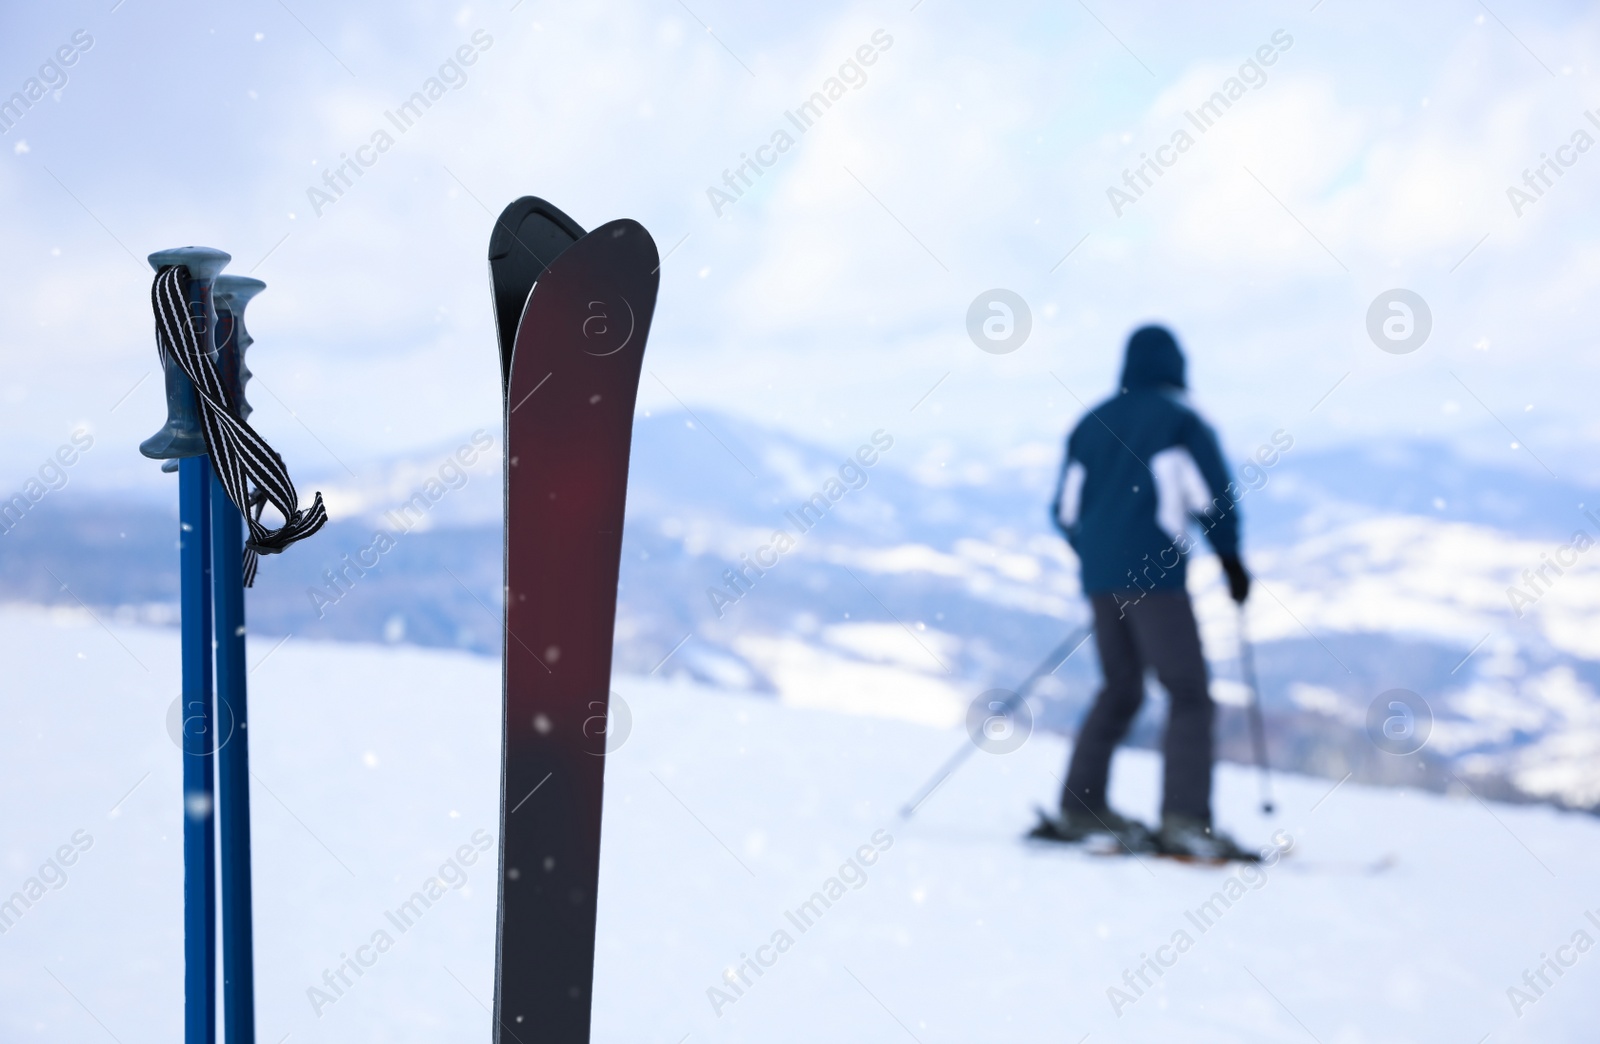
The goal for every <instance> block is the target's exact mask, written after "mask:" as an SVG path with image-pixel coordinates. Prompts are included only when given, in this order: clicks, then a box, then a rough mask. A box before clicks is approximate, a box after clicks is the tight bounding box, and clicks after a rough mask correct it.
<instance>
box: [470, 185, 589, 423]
mask: <svg viewBox="0 0 1600 1044" xmlns="http://www.w3.org/2000/svg"><path fill="white" fill-rule="evenodd" d="M582 238H583V226H582V225H580V224H578V223H577V222H576V221H574V220H572V219H571V218H570V217H568V216H567V215H566V214H565V213H563V212H562V211H561V209H560V208H559V207H557V206H555V205H554V204H552V203H548V202H546V201H544V200H542V199H540V198H539V197H538V196H523V197H522V198H521V199H519V200H517V201H516V202H514V203H512V204H511V205H509V206H507V207H506V209H504V210H502V211H501V212H500V218H499V220H497V221H496V222H495V223H494V231H493V232H492V233H490V235H489V290H490V293H491V294H492V297H493V304H494V324H495V334H496V336H498V337H499V339H500V390H501V393H502V394H505V393H508V392H509V389H510V386H511V353H512V349H513V348H514V347H515V345H516V340H517V324H518V323H519V322H521V320H522V310H523V309H524V308H525V307H527V304H528V295H529V294H531V293H533V286H534V284H535V283H537V282H538V281H539V276H541V275H543V274H544V270H545V269H546V268H548V267H550V262H552V261H554V260H555V259H556V258H558V257H560V256H561V254H562V253H564V252H565V251H566V249H567V247H569V246H571V245H572V244H574V243H576V242H577V241H578V240H580V239H582Z"/></svg>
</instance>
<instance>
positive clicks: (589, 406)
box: [495, 208, 660, 1044]
mask: <svg viewBox="0 0 1600 1044" xmlns="http://www.w3.org/2000/svg"><path fill="white" fill-rule="evenodd" d="M552 209H553V208H552ZM522 227H524V228H526V224H524V225H523V226H522ZM497 234H498V230H497ZM530 245H532V244H530ZM533 252H535V253H537V247H536V246H535V247H534V251H533ZM659 265H660V262H659V259H658V257H657V253H656V246H655V243H654V242H653V241H652V240H651V238H650V234H649V233H648V232H646V231H645V229H644V228H643V227H642V226H641V225H639V224H638V223H637V222H634V221H613V222H610V223H609V224H606V225H602V226H601V227H600V228H598V229H596V230H594V231H593V232H591V233H589V234H588V235H586V236H584V237H583V238H582V239H580V240H578V242H576V243H574V244H573V245H572V246H570V247H568V248H567V249H566V250H565V251H564V252H563V253H562V254H561V255H560V257H559V258H557V259H556V260H555V262H554V263H553V264H551V265H550V266H549V268H548V269H547V270H545V271H544V272H543V274H542V276H540V278H539V281H538V284H537V286H536V287H535V288H534V290H533V292H532V294H531V296H529V298H528V302H527V306H526V308H525V309H524V311H523V313H522V317H521V321H520V323H519V324H518V327H517V336H516V341H515V344H514V346H513V351H512V354H511V358H510V379H509V385H508V388H509V394H508V396H507V398H506V409H507V412H506V429H505V451H506V469H505V474H506V560H505V561H506V592H505V597H506V636H505V702H504V710H505V723H504V727H505V732H504V746H503V750H502V757H503V767H502V776H501V805H500V810H501V811H500V824H501V832H500V859H501V865H500V871H501V876H500V918H499V927H498V947H497V954H498V959H497V962H496V970H495V1021H496V1026H495V1039H496V1040H497V1041H502V1040H503V1041H504V1044H512V1042H513V1041H516V1040H521V1041H533V1040H538V1041H541V1042H548V1044H579V1042H587V1041H588V1039H589V1019H590V1000H591V995H592V987H593V977H594V949H595V941H594V930H595V908H596V896H595V888H596V884H597V880H598V876H599V865H600V807H601V792H602V784H603V780H604V768H605V760H604V755H605V745H606V736H605V728H604V723H605V714H606V709H607V705H608V702H609V699H608V697H609V695H610V679H611V645H612V631H613V628H614V626H615V622H616V606H617V575H618V567H619V564H620V556H621V551H622V518H623V505H624V498H625V494H626V491H627V481H628V450H629V445H630V441H631V437H632V430H633V407H634V398H635V396H636V394H637V392H638V385H639V373H640V369H641V367H642V365H643V362H644V346H645V337H646V335H647V334H648V333H649V329H650V319H651V316H652V314H653V312H654V309H655V299H656V289H657V284H658V282H659V279H658V276H657V274H656V272H657V269H658V268H659ZM496 293H497V299H498V294H499V291H498V289H497V291H496ZM497 303H498V300H497ZM501 329H502V331H503V330H504V329H505V327H504V325H502V327H501Z"/></svg>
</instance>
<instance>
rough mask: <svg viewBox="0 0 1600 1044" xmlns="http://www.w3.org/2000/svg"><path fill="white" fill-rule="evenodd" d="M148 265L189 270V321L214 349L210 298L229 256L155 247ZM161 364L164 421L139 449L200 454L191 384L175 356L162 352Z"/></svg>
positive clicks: (159, 455) (151, 453) (150, 453)
mask: <svg viewBox="0 0 1600 1044" xmlns="http://www.w3.org/2000/svg"><path fill="white" fill-rule="evenodd" d="M149 260H150V267H151V268H154V269H155V270H156V271H157V272H159V271H161V270H162V269H163V268H165V267H167V266H168V265H182V266H184V268H186V269H188V271H189V279H190V283H189V300H188V302H187V306H188V312H189V321H190V323H192V324H193V326H194V329H195V330H196V331H198V332H200V335H201V337H202V338H204V340H203V341H202V343H204V344H207V345H208V346H209V348H208V350H209V351H210V352H211V353H213V354H214V353H215V352H216V347H215V345H214V344H213V343H212V342H211V336H212V328H213V326H214V325H215V323H216V307H215V305H214V303H213V301H212V285H213V283H214V282H215V281H216V278H217V274H218V273H220V272H221V271H222V269H223V267H224V266H226V265H227V263H228V262H229V261H231V260H232V257H231V256H230V255H228V254H225V253H223V252H222V251H220V250H213V249H212V248H211V247H196V246H188V247H175V248H174V249H171V250H158V251H156V252H155V253H153V254H151V255H150V258H149ZM161 368H162V371H163V374H164V376H165V379H166V389H167V422H166V423H165V424H164V425H162V427H161V430H160V431H158V432H156V433H155V434H154V435H152V436H150V437H149V438H148V439H145V440H144V441H143V442H141V443H140V444H139V452H140V453H143V454H144V455H145V456H147V457H152V458H154V459H156V460H176V459H178V458H181V457H201V456H204V455H205V452H206V441H205V436H204V435H203V434H202V433H201V431H200V404H199V401H198V399H197V398H196V396H195V390H194V385H193V384H192V383H191V382H190V381H189V377H188V375H187V374H185V373H184V372H183V368H182V367H180V366H179V365H178V364H177V361H176V360H173V359H168V358H166V357H165V356H163V358H162V360H161Z"/></svg>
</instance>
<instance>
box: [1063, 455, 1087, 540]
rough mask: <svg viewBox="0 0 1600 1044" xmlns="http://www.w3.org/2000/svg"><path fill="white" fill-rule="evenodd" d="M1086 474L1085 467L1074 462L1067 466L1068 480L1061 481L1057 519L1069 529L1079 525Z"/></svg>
mask: <svg viewBox="0 0 1600 1044" xmlns="http://www.w3.org/2000/svg"><path fill="white" fill-rule="evenodd" d="M1085 474H1086V472H1085V471H1084V469H1083V465H1082V464H1080V463H1078V462H1077V461H1073V462H1072V463H1070V464H1068V465H1067V475H1066V478H1064V479H1062V481H1061V504H1060V506H1059V507H1058V509H1057V513H1056V518H1057V520H1058V521H1060V523H1061V524H1062V525H1063V526H1066V527H1068V528H1071V527H1072V526H1075V525H1077V524H1078V508H1079V506H1080V505H1081V504H1082V501H1083V479H1084V475H1085Z"/></svg>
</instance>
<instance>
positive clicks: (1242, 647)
mask: <svg viewBox="0 0 1600 1044" xmlns="http://www.w3.org/2000/svg"><path fill="white" fill-rule="evenodd" d="M1239 665H1240V667H1241V668H1242V669H1243V671H1244V680H1245V684H1246V685H1248V686H1250V742H1251V744H1252V745H1253V746H1254V747H1255V752H1256V765H1257V767H1258V768H1259V769H1260V770H1261V811H1262V812H1264V813H1266V814H1267V815H1271V814H1272V811H1273V804H1272V781H1271V773H1272V769H1271V767H1270V766H1269V765H1268V763H1267V723H1266V720H1265V719H1264V718H1263V717H1262V713H1261V686H1260V684H1259V683H1258V682H1257V681H1256V657H1255V650H1254V649H1252V648H1251V646H1250V637H1249V635H1247V634H1246V633H1245V626H1244V606H1243V605H1241V606H1239Z"/></svg>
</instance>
